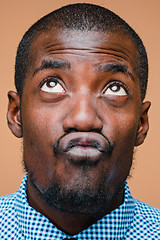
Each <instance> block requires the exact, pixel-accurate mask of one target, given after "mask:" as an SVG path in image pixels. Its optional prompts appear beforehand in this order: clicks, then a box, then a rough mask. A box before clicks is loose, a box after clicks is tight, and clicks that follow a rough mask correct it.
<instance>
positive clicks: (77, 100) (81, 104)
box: [63, 91, 103, 132]
mask: <svg viewBox="0 0 160 240" xmlns="http://www.w3.org/2000/svg"><path fill="white" fill-rule="evenodd" d="M97 108H98V106H97V104H96V99H94V96H93V95H91V94H89V93H87V92H85V91H83V93H80V94H77V96H74V97H71V99H70V104H69V105H68V112H67V115H66V117H65V119H64V121H63V129H64V131H65V132H68V131H70V130H71V129H74V130H78V131H83V132H86V131H97V132H100V131H101V130H102V127H103V123H102V120H101V119H100V117H99V116H98V113H97Z"/></svg>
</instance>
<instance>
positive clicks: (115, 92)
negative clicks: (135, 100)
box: [103, 83, 127, 96]
mask: <svg viewBox="0 0 160 240" xmlns="http://www.w3.org/2000/svg"><path fill="white" fill-rule="evenodd" d="M103 95H105V96H106V95H112V96H126V95H127V91H126V90H125V88H124V87H123V86H122V85H121V84H120V83H113V84H110V85H109V86H108V87H107V89H106V90H105V91H104V93H103Z"/></svg>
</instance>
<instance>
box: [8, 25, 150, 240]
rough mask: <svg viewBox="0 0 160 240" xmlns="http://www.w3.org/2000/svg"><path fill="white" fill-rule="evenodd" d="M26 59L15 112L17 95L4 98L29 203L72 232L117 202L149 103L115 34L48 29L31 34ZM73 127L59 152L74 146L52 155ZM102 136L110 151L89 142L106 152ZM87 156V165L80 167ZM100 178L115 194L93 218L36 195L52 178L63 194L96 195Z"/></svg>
mask: <svg viewBox="0 0 160 240" xmlns="http://www.w3.org/2000/svg"><path fill="white" fill-rule="evenodd" d="M30 59H31V64H30V67H29V70H28V72H27V75H26V80H25V85H24V90H23V96H22V99H21V110H20V98H19V96H18V94H17V93H15V92H13V91H10V92H9V93H8V96H9V110H8V123H9V127H10V129H11V130H12V132H13V134H14V135H15V136H16V137H23V144H24V145H23V147H24V154H23V156H24V162H25V164H26V166H27V169H28V174H29V177H28V182H27V184H28V185H27V197H28V201H29V204H30V205H31V206H32V207H33V208H34V209H36V210H37V211H39V212H41V213H42V214H43V215H44V216H46V217H47V218H48V219H49V220H50V221H51V222H52V223H53V224H55V225H56V226H57V227H58V228H59V229H61V230H63V231H64V232H66V233H68V234H70V235H74V234H77V233H78V232H80V231H82V230H83V229H85V228H87V227H88V226H90V225H91V224H93V222H96V221H97V220H98V219H100V218H102V217H103V216H104V215H106V214H107V213H109V212H111V211H112V210H114V209H115V208H117V207H118V206H120V205H121V204H122V203H123V196H124V189H123V188H122V189H121V191H119V192H117V189H118V187H119V185H120V184H124V181H125V179H126V178H127V176H128V174H129V171H130V168H131V165H132V155H133V149H134V147H135V146H138V145H140V144H142V143H143V141H144V139H145V137H146V134H147V131H148V116H147V113H148V109H149V107H150V103H149V102H144V103H141V93H140V85H139V79H138V74H137V72H136V70H135V69H136V68H135V66H136V62H137V49H136V47H135V46H134V44H133V42H132V41H131V40H130V39H129V38H128V37H127V36H122V35H121V34H120V33H109V34H108V33H100V32H94V31H90V32H87V33H85V32H82V31H76V30H70V31H69V30H65V31H61V30H60V29H53V30H51V31H49V32H46V33H43V34H41V35H40V36H38V37H36V39H35V40H34V42H33V44H32V47H31V51H30ZM55 83H56V84H55ZM20 111H21V116H22V124H21V119H20ZM22 127H23V131H22ZM71 129H74V131H75V130H76V131H75V132H74V133H70V134H69V135H67V136H69V137H65V138H63V140H62V141H61V144H60V147H62V148H65V146H66V145H67V144H68V143H69V141H70V140H74V141H75V139H76V140H77V139H78V141H79V142H78V144H77V145H76V144H75V145H74V147H72V148H71V150H69V151H68V152H65V153H64V152H63V153H61V154H57V155H56V154H55V153H53V144H54V143H55V142H56V141H57V139H58V138H59V137H61V136H63V135H64V134H66V133H68V132H70V130H71ZM22 132H23V136H22ZM100 134H103V135H104V136H106V137H107V138H108V139H109V140H110V141H111V143H112V144H113V150H112V153H111V154H108V155H105V154H104V153H102V152H101V151H99V150H98V149H97V147H93V146H92V144H91V142H92V141H98V143H99V145H100V146H101V147H102V148H108V142H107V141H106V140H104V138H103V137H102V136H101V135H100ZM86 158H87V159H88V162H89V166H88V167H85V166H83V164H85V161H84V159H86ZM71 159H74V161H71ZM83 162H84V163H83ZM92 163H93V164H92ZM105 174H106V177H105V181H104V179H103V185H105V187H104V191H106V195H107V191H108V192H109V193H110V195H111V196H114V195H115V193H116V192H117V195H116V197H115V198H114V201H112V200H113V198H111V200H110V201H109V202H108V205H107V207H106V208H104V210H103V211H98V210H97V212H96V211H95V214H94V216H92V215H91V212H92V211H93V209H92V207H90V208H89V209H83V208H82V209H81V210H77V209H76V208H72V206H69V207H68V208H66V209H63V207H62V206H60V207H59V208H58V207H56V206H55V207H54V206H49V205H48V203H47V202H46V201H44V200H43V199H42V198H40V197H39V192H45V191H46V190H47V189H48V188H49V186H50V184H51V182H52V179H53V177H54V179H55V180H56V181H57V182H58V184H59V186H60V187H61V188H65V189H66V191H70V190H72V189H78V190H79V191H81V192H83V191H84V190H85V189H91V191H93V192H95V191H96V189H97V188H99V186H100V185H102V183H101V181H102V180H101V176H103V175H105ZM31 176H32V177H33V178H34V183H35V185H36V187H35V186H34V184H33V183H32V181H31Z"/></svg>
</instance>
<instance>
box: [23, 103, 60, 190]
mask: <svg viewBox="0 0 160 240" xmlns="http://www.w3.org/2000/svg"><path fill="white" fill-rule="evenodd" d="M22 120H23V158H24V161H25V164H26V166H27V169H28V172H30V173H34V177H35V178H36V179H38V182H39V184H40V185H41V186H46V185H48V183H49V181H50V179H52V175H53V171H52V170H53V166H54V165H55V164H56V159H55V158H54V156H53V151H52V146H53V144H54V143H55V141H56V140H57V138H58V137H59V136H60V135H61V134H62V133H61V131H60V127H59V119H58V118H57V117H56V115H55V114H54V116H53V115H52V116H51V114H49V113H48V112H47V111H42V108H41V111H38V109H36V110H34V111H27V109H25V112H23V114H22ZM55 126H56V127H55Z"/></svg>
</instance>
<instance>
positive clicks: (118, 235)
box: [15, 175, 135, 240]
mask: <svg viewBox="0 0 160 240" xmlns="http://www.w3.org/2000/svg"><path fill="white" fill-rule="evenodd" d="M26 190H27V175H26V176H25V177H24V179H23V181H22V184H21V187H20V189H19V191H18V193H17V199H16V203H15V208H16V211H17V216H18V222H19V225H20V228H21V230H22V234H23V235H24V237H25V238H26V239H34V238H35V239H42V237H43V238H45V239H63V238H66V237H71V236H68V235H66V234H65V233H63V232H62V231H60V230H59V229H57V228H56V227H55V226H54V225H53V224H52V223H51V222H49V220H48V219H47V218H46V217H45V216H43V215H42V214H41V213H39V212H37V211H36V210H35V209H33V208H32V207H30V206H29V204H28V201H27V195H26ZM134 208H135V204H134V199H133V198H132V196H131V193H130V190H129V187H128V184H127V182H126V183H125V194H124V202H123V204H122V205H121V206H119V207H118V208H116V209H115V210H114V211H112V212H111V213H110V214H107V215H106V216H105V217H103V218H102V219H100V220H99V221H98V222H97V223H95V224H93V225H91V226H90V227H89V228H87V229H85V230H83V231H82V232H80V233H78V234H77V235H75V236H72V238H73V237H74V238H76V239H78V240H82V239H88V240H91V239H101V240H106V239H117V240H120V239H122V238H123V237H124V236H125V234H126V232H127V231H128V229H129V227H130V224H131V222H132V221H133V216H134ZM97 237H98V238H97Z"/></svg>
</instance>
